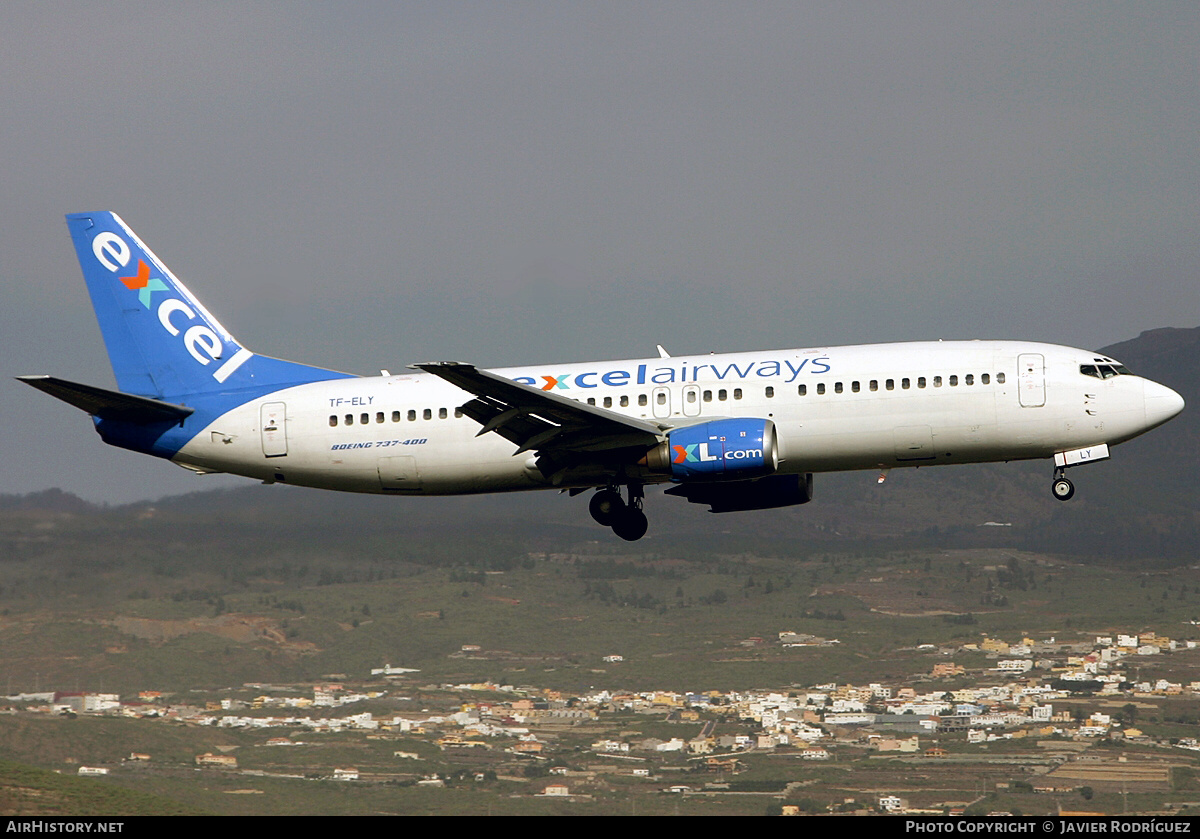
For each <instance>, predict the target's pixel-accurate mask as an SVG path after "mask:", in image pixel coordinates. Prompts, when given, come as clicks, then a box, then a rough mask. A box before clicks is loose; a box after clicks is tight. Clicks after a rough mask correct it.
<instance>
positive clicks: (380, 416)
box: [375, 411, 383, 422]
mask: <svg viewBox="0 0 1200 839" xmlns="http://www.w3.org/2000/svg"><path fill="white" fill-rule="evenodd" d="M375 422H383V411H379V412H378V413H377V414H375Z"/></svg>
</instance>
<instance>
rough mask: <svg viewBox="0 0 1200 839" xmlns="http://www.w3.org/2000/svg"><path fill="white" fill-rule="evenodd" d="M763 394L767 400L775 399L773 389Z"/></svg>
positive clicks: (770, 388)
mask: <svg viewBox="0 0 1200 839" xmlns="http://www.w3.org/2000/svg"><path fill="white" fill-rule="evenodd" d="M765 393H766V395H767V398H768V399H774V398H775V388H773V387H769V388H767V389H766V391H765ZM689 401H694V400H689Z"/></svg>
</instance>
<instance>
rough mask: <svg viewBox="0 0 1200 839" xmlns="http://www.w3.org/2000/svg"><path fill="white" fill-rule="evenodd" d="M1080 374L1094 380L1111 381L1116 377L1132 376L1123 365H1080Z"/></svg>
mask: <svg viewBox="0 0 1200 839" xmlns="http://www.w3.org/2000/svg"><path fill="white" fill-rule="evenodd" d="M1079 372H1080V373H1082V374H1083V375H1084V376H1091V377H1092V378H1094V379H1111V378H1113V377H1114V376H1132V375H1133V374H1132V373H1131V372H1129V368H1128V367H1125V366H1124V365H1122V364H1117V363H1115V362H1114V363H1111V364H1080V365H1079Z"/></svg>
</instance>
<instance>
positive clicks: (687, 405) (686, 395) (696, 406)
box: [683, 385, 700, 417]
mask: <svg viewBox="0 0 1200 839" xmlns="http://www.w3.org/2000/svg"><path fill="white" fill-rule="evenodd" d="M683 415H684V416H685V417H698V416H700V386H699V385H687V386H686V387H685V388H684V389H683Z"/></svg>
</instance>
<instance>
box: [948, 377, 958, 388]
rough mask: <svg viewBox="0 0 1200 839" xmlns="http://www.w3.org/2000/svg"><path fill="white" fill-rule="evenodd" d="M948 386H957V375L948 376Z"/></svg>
mask: <svg viewBox="0 0 1200 839" xmlns="http://www.w3.org/2000/svg"><path fill="white" fill-rule="evenodd" d="M950 387H958V376H951V377H950Z"/></svg>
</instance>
